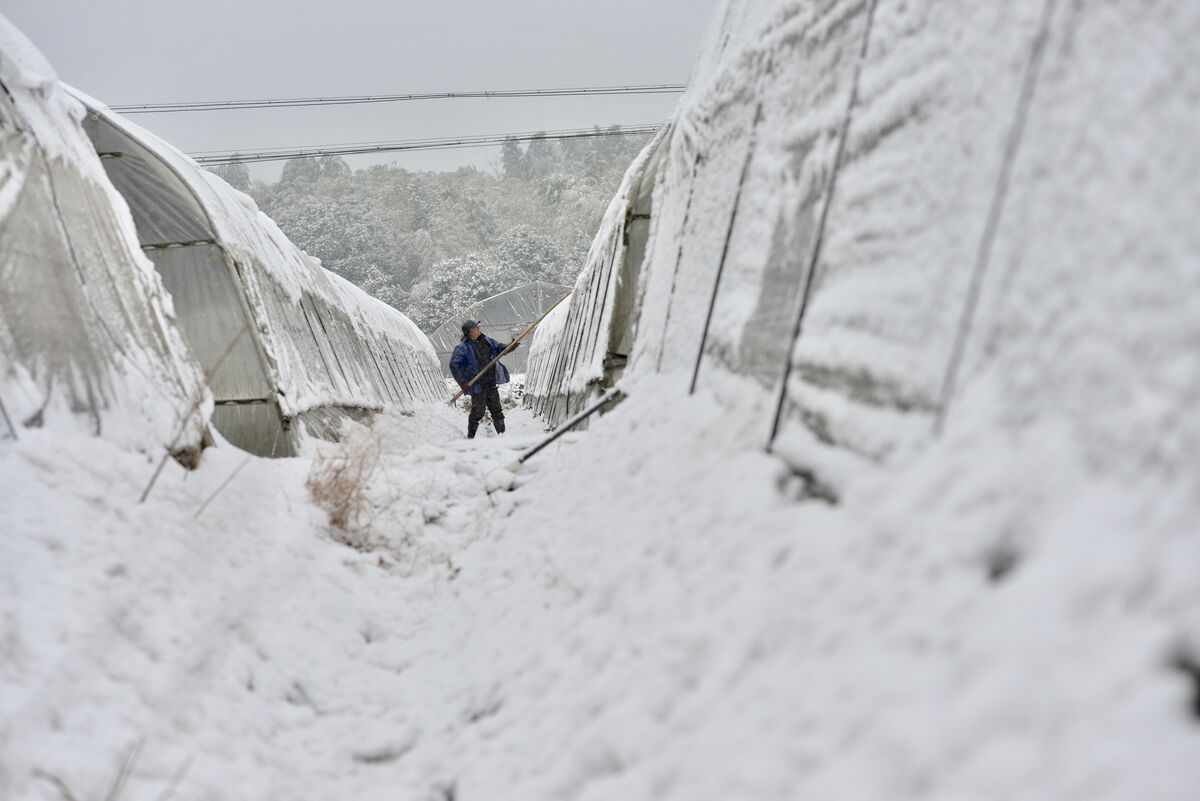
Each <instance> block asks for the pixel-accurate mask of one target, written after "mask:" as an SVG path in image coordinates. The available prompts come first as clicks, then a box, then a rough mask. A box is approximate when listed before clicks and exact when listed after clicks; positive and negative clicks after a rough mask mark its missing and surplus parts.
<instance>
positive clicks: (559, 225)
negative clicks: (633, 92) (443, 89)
mask: <svg viewBox="0 0 1200 801" xmlns="http://www.w3.org/2000/svg"><path fill="white" fill-rule="evenodd" d="M610 131H613V132H615V131H619V129H610ZM647 141H648V137H646V136H644V135H609V136H597V137H594V138H583V139H569V140H551V139H535V140H533V141H532V142H530V143H529V144H528V145H527V146H525V147H522V145H521V144H520V143H518V142H515V141H509V142H506V143H505V144H504V145H503V147H502V148H501V154H500V159H499V162H498V163H497V165H496V167H495V168H494V169H492V170H480V169H477V168H475V167H462V168H460V169H458V170H456V171H454V172H412V171H409V170H406V169H404V168H402V167H399V166H396V165H395V164H390V165H377V166H373V167H369V168H366V169H362V170H357V171H354V170H351V169H350V167H349V165H348V164H347V163H346V162H345V161H344V160H343V159H341V158H338V157H322V158H311V159H295V160H291V161H288V162H286V163H285V164H284V167H283V173H282V175H281V176H280V179H279V181H277V182H275V183H270V184H268V183H262V182H257V181H255V182H252V181H251V180H250V174H249V171H248V169H247V167H246V165H245V164H242V163H234V164H231V165H227V166H221V167H215V168H213V172H215V173H216V174H217V175H220V176H221V177H222V178H224V179H225V180H226V181H228V182H229V183H230V184H232V185H233V186H235V187H236V188H238V189H240V190H242V191H244V192H247V193H249V194H250V195H251V196H252V197H253V198H254V200H255V201H256V202H257V203H258V205H259V207H260V208H261V209H262V210H263V211H264V212H266V213H267V214H268V215H269V216H271V217H272V218H274V220H275V221H276V222H277V223H278V224H279V226H280V228H282V229H283V232H284V233H285V234H287V235H288V237H290V238H291V240H292V241H293V242H295V243H296V244H297V245H299V246H300V247H301V248H303V249H304V250H306V251H307V252H308V253H309V254H311V255H312V256H315V257H317V258H319V259H320V260H321V263H322V265H324V266H325V267H326V268H328V269H330V270H332V271H333V272H335V273H337V274H338V275H341V276H343V277H344V278H346V279H348V280H350V281H352V282H353V283H355V284H357V285H358V286H360V287H362V288H363V289H364V290H366V291H367V292H369V293H370V294H371V295H374V296H375V297H377V298H379V299H380V300H383V301H385V302H386V303H389V304H391V305H392V306H394V307H396V308H397V309H399V310H401V311H403V312H404V313H405V314H407V315H409V316H410V317H411V318H412V319H413V321H414V322H416V323H417V325H419V326H420V327H421V328H422V329H423V330H425V331H427V332H428V331H432V330H433V329H434V328H436V327H437V326H438V325H439V324H441V323H442V322H443V321H445V320H446V319H447V318H449V317H450V316H451V315H453V314H454V313H455V312H456V310H458V309H460V308H463V307H465V306H467V305H469V304H470V303H471V302H473V301H475V300H479V299H482V298H485V297H489V296H491V295H494V294H496V293H498V292H503V291H504V290H506V289H510V288H512V287H514V286H519V285H521V284H524V283H527V282H529V281H533V280H543V281H551V282H556V283H561V284H571V283H574V280H575V276H576V275H578V273H579V271H580V270H581V269H582V267H583V261H584V258H585V257H586V255H587V252H588V248H589V247H590V246H591V242H592V238H593V237H594V236H595V233H596V230H597V228H598V227H599V225H600V219H601V217H602V215H603V213H604V210H605V208H606V207H607V206H608V203H609V201H610V200H611V199H612V197H613V195H614V194H615V193H616V191H617V189H618V187H619V186H620V183H621V179H622V177H623V176H624V173H625V170H626V169H627V168H628V166H629V164H630V162H632V161H633V159H634V158H635V157H636V156H637V154H638V152H639V151H640V150H641V149H642V147H643V146H644V145H645V144H646V142H647Z"/></svg>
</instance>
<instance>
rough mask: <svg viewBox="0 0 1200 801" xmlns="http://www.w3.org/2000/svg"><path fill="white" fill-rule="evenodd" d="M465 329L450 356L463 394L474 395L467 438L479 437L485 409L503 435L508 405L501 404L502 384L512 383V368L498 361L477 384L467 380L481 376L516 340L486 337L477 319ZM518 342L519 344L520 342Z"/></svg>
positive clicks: (463, 325)
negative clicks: (500, 387)
mask: <svg viewBox="0 0 1200 801" xmlns="http://www.w3.org/2000/svg"><path fill="white" fill-rule="evenodd" d="M462 332H463V338H462V342H459V343H458V345H457V346H455V348H454V353H453V355H451V356H450V373H451V375H453V376H454V380H455V381H457V382H458V385H459V386H460V387H462V391H463V394H464V395H470V396H471V414H470V416H469V417H468V418H467V438H468V439H474V438H475V432H476V431H477V430H478V429H479V422H480V421H481V420H483V414H484V411H487V412H490V413H491V415H492V424H493V425H495V426H496V433H497V434H503V433H504V408H503V407H502V406H501V405H500V390H499V389H498V387H499V386H500V385H501V384H507V383H508V368H507V367H505V366H504V365H503V364H501V363H500V362H496V366H495V367H494V368H492V369H491V370H488V371H487V374H486V375H483V376H481V377H480V379H479V380H478V381H476V382H475V383H474V384H471V385H470V386H467V382H469V381H470V380H471V379H472V378H474V377H475V376H477V375H479V371H480V370H482V369H483V368H484V367H485V366H486V365H487V363H488V362H490V361H491V360H492V359H494V358H496V357H497V356H499V355H500V354H501V353H503V352H504V350H505V349H506V348H508V347H509V345H512V344H513V343H511V342H510V343H509V344H508V345H501V344H500V343H499V342H497V341H496V340H494V339H492V338H491V337H489V336H485V335H484V333H483V332H482V331H480V330H479V323H477V322H475V321H474V320H467V321H466V322H464V323H463V324H462ZM517 345H518V346H519V345H520V343H517Z"/></svg>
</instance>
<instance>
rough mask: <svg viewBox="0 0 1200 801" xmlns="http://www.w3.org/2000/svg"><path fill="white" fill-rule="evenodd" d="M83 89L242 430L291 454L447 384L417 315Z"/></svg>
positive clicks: (237, 434)
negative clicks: (329, 262) (337, 266)
mask: <svg viewBox="0 0 1200 801" xmlns="http://www.w3.org/2000/svg"><path fill="white" fill-rule="evenodd" d="M76 94H77V95H78V96H79V97H80V98H81V99H82V100H83V101H84V102H85V104H86V105H87V106H88V108H89V112H90V113H89V115H88V121H87V126H86V127H87V131H88V133H89V135H90V136H91V139H92V142H93V144H94V146H95V148H96V150H97V152H99V153H100V155H101V156H102V158H103V164H104V167H105V169H106V170H107V172H108V174H109V175H110V176H111V178H112V181H113V183H114V185H115V186H116V187H117V188H118V189H119V190H120V191H121V192H122V194H123V195H124V197H125V198H126V200H127V201H128V203H129V206H130V207H131V209H132V210H133V218H134V221H135V223H136V225H137V231H138V236H139V239H140V241H141V244H142V246H143V248H144V249H145V250H146V252H147V254H148V255H149V256H150V257H151V258H152V259H153V260H154V262H155V264H156V265H157V266H158V268H159V271H160V272H161V273H162V276H163V279H164V282H165V283H166V284H167V286H168V288H169V289H170V290H171V293H172V295H173V297H174V301H175V307H176V310H177V313H178V314H179V318H180V322H181V324H182V326H183V329H184V332H185V334H186V335H187V337H188V340H189V342H190V343H191V344H192V347H193V349H194V351H195V352H196V354H197V356H198V358H199V359H200V362H201V364H202V365H203V366H204V368H205V371H206V373H207V374H208V375H209V379H210V384H211V387H212V390H213V393H214V397H215V401H216V404H217V411H216V412H215V413H214V415H213V423H214V425H215V426H216V427H217V429H218V430H219V431H220V432H221V433H222V435H224V436H225V437H226V438H227V439H228V440H229V441H230V442H232V443H234V444H235V445H238V446H239V447H242V448H244V449H246V450H248V451H251V452H252V453H256V454H259V455H263V456H284V455H290V454H293V453H295V452H296V451H297V449H298V448H299V447H300V443H301V441H302V440H303V438H304V437H306V436H316V437H322V438H332V437H335V436H336V434H337V430H338V426H339V422H338V421H339V420H341V419H344V418H351V419H363V416H364V414H366V413H369V412H372V411H378V410H381V409H382V408H383V407H384V406H387V405H399V406H401V407H411V405H412V404H413V402H414V401H418V400H433V399H437V398H441V397H442V396H443V395H444V394H445V389H444V384H443V382H442V381H441V378H440V375H439V370H438V368H437V363H436V358H435V356H434V352H433V348H432V346H431V345H430V343H429V340H428V338H427V337H425V336H424V335H423V334H422V333H421V332H420V331H419V330H418V329H417V327H416V326H415V325H413V324H412V322H411V321H410V320H408V318H406V317H405V316H404V315H403V314H401V313H400V312H398V311H396V310H395V309H392V308H391V307H389V306H387V305H386V304H384V303H382V302H380V301H378V300H376V299H374V298H371V297H370V296H368V295H367V294H366V293H364V292H362V290H360V289H358V288H357V287H355V286H353V285H351V284H349V283H348V282H346V281H345V280H343V279H341V278H340V277H338V276H336V275H333V274H332V273H329V272H328V271H326V270H324V269H322V268H321V267H320V265H319V263H317V262H316V260H314V259H312V258H310V257H309V256H308V255H307V254H305V253H304V252H303V251H301V250H299V249H298V248H297V247H296V246H295V245H294V244H292V243H291V242H290V241H289V240H288V239H287V238H286V237H285V236H284V235H283V233H282V232H281V231H280V230H279V228H278V226H276V225H275V223H274V222H273V221H271V220H270V219H269V218H268V217H267V216H266V215H264V214H262V213H261V212H260V211H259V210H258V208H257V207H256V206H255V205H254V202H253V201H252V200H251V199H250V198H249V197H247V196H245V195H243V194H242V193H240V192H237V191H236V190H234V189H233V188H231V187H230V186H229V185H228V184H226V183H225V182H224V181H222V180H221V179H219V178H217V177H216V176H214V175H212V174H210V173H207V172H205V171H203V170H201V169H200V168H199V167H197V166H196V165H195V163H194V162H192V161H191V160H190V159H188V158H187V157H186V156H185V155H183V154H182V153H180V152H179V151H177V150H176V149H174V148H172V147H171V146H170V145H167V144H166V143H164V142H162V141H161V140H159V139H157V138H156V137H154V136H153V135H152V134H150V133H148V132H146V131H144V130H142V129H140V128H138V127H137V126H136V125H133V124H131V123H129V122H127V121H126V120H124V119H122V118H120V117H118V116H117V115H114V114H113V113H112V112H110V111H109V110H108V109H106V108H105V107H104V106H103V105H102V104H100V103H98V102H97V101H95V100H92V99H91V98H87V97H85V96H83V95H81V94H78V93H76Z"/></svg>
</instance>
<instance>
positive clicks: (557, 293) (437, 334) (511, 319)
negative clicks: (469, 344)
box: [429, 281, 569, 376]
mask: <svg viewBox="0 0 1200 801" xmlns="http://www.w3.org/2000/svg"><path fill="white" fill-rule="evenodd" d="M568 290H569V287H565V286H562V285H561V284H552V283H550V282H548V281H530V282H529V283H527V284H523V285H521V286H518V287H513V288H512V289H509V290H507V291H505V292H501V293H499V294H497V295H492V296H491V297H490V298H484V299H483V300H480V301H476V302H475V303H472V304H471V305H470V306H467V307H466V308H463V309H459V310H458V311H456V312H455V313H454V314H453V315H452V316H451V317H450V318H449V319H447V320H446V321H445V322H444V323H442V324H441V325H439V326H438V327H437V328H436V329H435V330H434V331H433V333H431V334H430V335H429V338H430V340H431V341H432V342H433V348H434V351H435V352H436V353H437V359H438V362H439V363H440V364H441V366H442V370H443V372H444V373H445V375H447V376H449V375H450V368H449V364H450V356H451V354H453V353H454V348H455V346H456V345H458V343H459V341H461V340H462V323H463V322H464V321H465V320H475V321H476V322H478V323H479V324H480V325H479V327H480V330H482V331H483V333H484V334H486V335H487V336H489V337H491V338H492V339H495V340H496V341H497V342H508V341H510V340H511V339H513V338H514V337H516V336H518V335H519V334H520V333H521V332H522V331H524V330H525V329H526V328H528V327H529V326H530V325H531V324H533V323H534V322H536V321H537V320H538V318H540V317H541V316H542V314H543V313H544V312H545V311H546V310H547V309H549V308H550V307H551V306H553V305H554V303H555V301H557V300H558V299H559V298H561V297H562V296H563V294H564V293H566V292H567V291H568ZM528 358H529V357H528V350H527V349H526V348H518V349H517V350H514V351H513V352H512V353H510V354H509V355H507V356H505V357H504V364H505V365H506V366H507V367H508V369H509V370H510V371H511V372H513V373H524V372H525V370H526V365H527V363H528Z"/></svg>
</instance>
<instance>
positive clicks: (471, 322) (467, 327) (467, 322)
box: [462, 320, 479, 336]
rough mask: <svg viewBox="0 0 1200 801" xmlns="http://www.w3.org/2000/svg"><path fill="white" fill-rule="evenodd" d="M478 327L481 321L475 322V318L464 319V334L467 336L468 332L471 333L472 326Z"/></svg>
mask: <svg viewBox="0 0 1200 801" xmlns="http://www.w3.org/2000/svg"><path fill="white" fill-rule="evenodd" d="M478 327H479V323H477V322H475V321H474V320H464V321H463V324H462V329H463V335H464V336H465V335H466V334H468V333H470V331H471V329H472V328H478Z"/></svg>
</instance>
